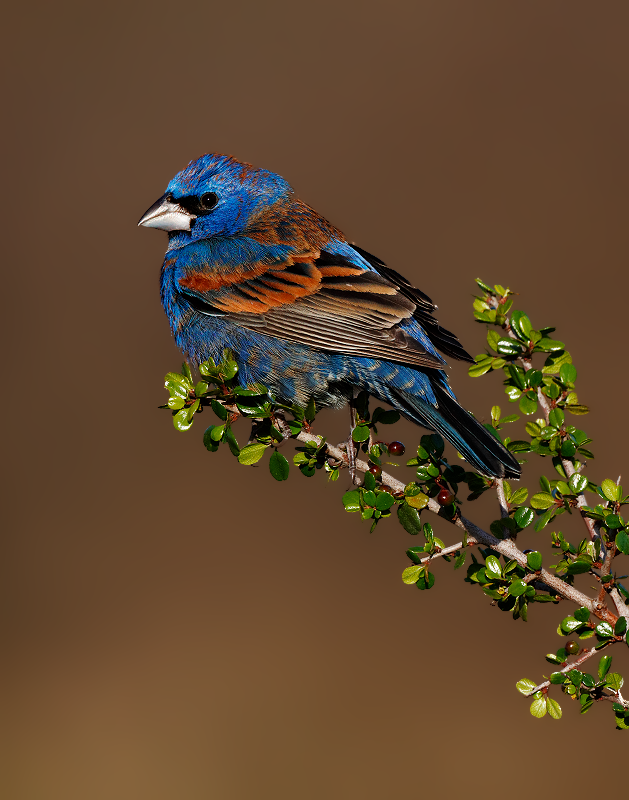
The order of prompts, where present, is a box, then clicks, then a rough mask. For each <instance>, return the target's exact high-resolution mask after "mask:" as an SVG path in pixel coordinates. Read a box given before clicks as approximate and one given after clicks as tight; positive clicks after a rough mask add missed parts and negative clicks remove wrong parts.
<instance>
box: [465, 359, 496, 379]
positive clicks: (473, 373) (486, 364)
mask: <svg viewBox="0 0 629 800" xmlns="http://www.w3.org/2000/svg"><path fill="white" fill-rule="evenodd" d="M490 369H491V360H487V361H482V362H481V363H480V364H479V363H478V361H477V363H476V364H472V366H471V367H469V368H468V370H467V374H468V375H469V376H470V377H471V378H479V377H480V376H481V375H484V374H485V373H486V372H489V370H490Z"/></svg>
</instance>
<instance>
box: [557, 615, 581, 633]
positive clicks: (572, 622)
mask: <svg viewBox="0 0 629 800" xmlns="http://www.w3.org/2000/svg"><path fill="white" fill-rule="evenodd" d="M581 625H583V623H582V622H579V620H578V619H575V618H574V617H566V618H565V619H563V620H562V621H561V625H560V626H559V627H560V628H561V631H562V633H572V631H575V630H577V628H580V627H581Z"/></svg>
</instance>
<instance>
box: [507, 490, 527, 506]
mask: <svg viewBox="0 0 629 800" xmlns="http://www.w3.org/2000/svg"><path fill="white" fill-rule="evenodd" d="M528 496H529V490H528V489H527V488H526V486H521V487H520V488H519V489H516V490H515V492H514V493H513V494H512V495H511V497H510V498H509V502H510V503H511V504H512V505H514V506H519V505H520V504H521V503H525V502H526V498H527V497H528Z"/></svg>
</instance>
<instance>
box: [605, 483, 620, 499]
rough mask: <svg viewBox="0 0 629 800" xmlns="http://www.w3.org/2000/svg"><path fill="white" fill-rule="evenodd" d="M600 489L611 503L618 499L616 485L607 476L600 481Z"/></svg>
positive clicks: (618, 494)
mask: <svg viewBox="0 0 629 800" xmlns="http://www.w3.org/2000/svg"><path fill="white" fill-rule="evenodd" d="M601 491H602V493H603V495H604V496H605V497H606V498H607V499H608V500H611V502H612V503H615V502H616V501H617V500H620V493H619V491H618V485H617V484H615V483H614V481H612V480H610V479H609V478H605V480H604V481H603V482H602V483H601Z"/></svg>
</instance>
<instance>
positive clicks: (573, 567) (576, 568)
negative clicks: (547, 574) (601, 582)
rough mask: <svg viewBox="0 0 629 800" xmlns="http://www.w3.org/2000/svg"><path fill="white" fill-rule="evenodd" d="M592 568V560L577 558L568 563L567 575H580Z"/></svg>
mask: <svg viewBox="0 0 629 800" xmlns="http://www.w3.org/2000/svg"><path fill="white" fill-rule="evenodd" d="M591 569H592V562H591V561H589V560H587V559H584V558H577V560H576V561H573V562H572V563H570V564H568V575H582V574H583V573H585V572H589V571H590V570H591Z"/></svg>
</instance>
